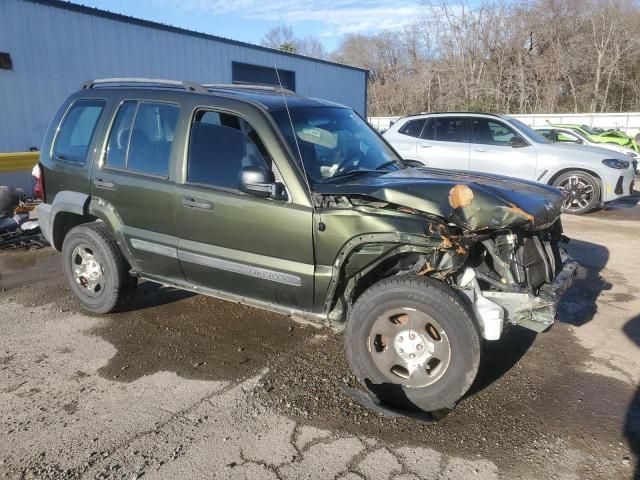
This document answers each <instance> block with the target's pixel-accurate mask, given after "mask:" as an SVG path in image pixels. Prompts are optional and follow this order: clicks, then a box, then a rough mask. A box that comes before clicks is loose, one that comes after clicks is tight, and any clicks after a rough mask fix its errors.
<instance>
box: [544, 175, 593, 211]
mask: <svg viewBox="0 0 640 480" xmlns="http://www.w3.org/2000/svg"><path fill="white" fill-rule="evenodd" d="M553 186H554V187H556V188H558V189H560V190H561V191H562V196H563V198H564V200H563V202H562V211H563V212H566V213H574V214H576V215H580V214H583V213H587V212H590V211H591V210H593V209H594V208H596V207H597V206H598V205H599V204H600V183H599V182H598V180H596V179H595V178H594V177H593V176H592V175H589V174H588V173H586V172H582V171H578V170H576V171H572V172H566V173H563V174H562V175H560V176H559V177H558V178H556V179H555V181H554V182H553Z"/></svg>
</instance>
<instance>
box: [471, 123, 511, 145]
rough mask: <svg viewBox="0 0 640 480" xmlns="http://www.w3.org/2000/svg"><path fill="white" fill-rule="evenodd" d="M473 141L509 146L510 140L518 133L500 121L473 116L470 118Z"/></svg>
mask: <svg viewBox="0 0 640 480" xmlns="http://www.w3.org/2000/svg"><path fill="white" fill-rule="evenodd" d="M471 130H472V132H473V141H474V142H475V143H482V144H484V145H499V146H500V145H501V146H509V145H510V144H511V140H512V139H513V138H515V137H518V136H519V135H518V134H517V133H516V132H515V131H513V130H512V129H511V128H510V127H508V126H507V125H505V124H504V123H502V122H496V121H493V120H489V119H488V118H474V119H472V120H471Z"/></svg>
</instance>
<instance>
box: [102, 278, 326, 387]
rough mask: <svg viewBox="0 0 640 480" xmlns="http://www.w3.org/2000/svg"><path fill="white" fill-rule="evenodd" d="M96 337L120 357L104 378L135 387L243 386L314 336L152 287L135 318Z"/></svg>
mask: <svg viewBox="0 0 640 480" xmlns="http://www.w3.org/2000/svg"><path fill="white" fill-rule="evenodd" d="M103 318H106V319H107V320H108V321H107V322H105V323H104V324H103V325H101V326H99V327H97V328H95V329H94V330H93V331H92V333H94V334H96V335H98V336H100V337H102V338H103V339H104V340H107V341H108V342H109V343H111V344H112V345H113V346H114V347H115V348H116V349H117V352H116V354H115V355H114V356H113V357H112V358H111V359H110V360H109V362H108V363H107V365H105V366H104V367H102V368H101V369H100V370H99V373H100V375H102V376H104V377H106V378H109V379H112V380H117V381H122V382H131V381H134V380H136V379H138V378H140V377H142V376H145V375H152V374H154V373H156V372H160V371H169V372H174V373H176V374H177V375H180V376H181V377H184V378H189V379H198V380H238V379H244V378H246V377H248V376H252V375H254V374H256V373H257V372H259V371H260V370H262V369H263V368H264V367H265V366H266V363H267V359H268V358H270V357H272V356H277V355H279V354H281V353H282V352H286V351H287V350H290V349H291V348H292V346H293V345H294V344H296V343H298V342H300V341H301V340H302V339H303V338H305V337H308V336H309V335H311V334H312V332H310V331H308V330H314V329H313V328H310V329H301V328H300V327H299V326H297V325H296V326H295V327H294V323H293V322H292V321H290V320H289V319H288V318H287V317H284V316H280V315H276V314H273V313H271V312H267V311H264V310H258V309H255V308H250V307H246V306H243V305H239V304H235V303H231V302H225V301H222V300H217V299H214V298H209V297H205V296H201V295H194V294H191V293H188V292H184V291H182V290H177V289H174V288H170V287H161V286H159V285H156V284H152V283H150V282H146V283H144V284H142V285H140V286H139V287H138V289H137V290H136V292H135V295H134V297H133V299H132V303H131V304H130V308H128V311H125V312H122V313H117V314H113V315H109V316H107V317H103Z"/></svg>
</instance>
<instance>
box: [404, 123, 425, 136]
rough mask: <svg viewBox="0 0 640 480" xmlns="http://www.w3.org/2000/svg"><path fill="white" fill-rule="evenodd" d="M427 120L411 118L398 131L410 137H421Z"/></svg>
mask: <svg viewBox="0 0 640 480" xmlns="http://www.w3.org/2000/svg"><path fill="white" fill-rule="evenodd" d="M425 122H426V120H425V119H422V120H410V121H408V122H407V123H405V124H404V126H403V127H402V128H401V129H400V130H398V133H402V134H403V135H409V136H410V137H419V136H420V132H422V127H424V124H425Z"/></svg>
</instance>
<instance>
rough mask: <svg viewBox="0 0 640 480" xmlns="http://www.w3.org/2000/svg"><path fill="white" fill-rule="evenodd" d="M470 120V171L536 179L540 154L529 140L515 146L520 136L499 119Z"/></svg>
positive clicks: (477, 118)
mask: <svg viewBox="0 0 640 480" xmlns="http://www.w3.org/2000/svg"><path fill="white" fill-rule="evenodd" d="M470 123H471V133H472V136H473V137H472V138H473V143H471V161H470V168H471V170H474V171H477V172H486V173H494V174H499V175H506V176H509V177H516V178H523V179H525V180H534V181H535V179H536V176H535V174H536V164H537V155H536V149H535V147H534V146H533V145H532V144H531V143H530V142H528V141H526V140H525V144H524V145H523V146H518V147H513V146H512V145H511V141H512V140H513V139H514V138H522V137H521V135H520V134H518V133H517V132H516V131H515V130H514V129H513V128H511V126H509V125H507V124H506V123H504V122H503V121H501V120H498V119H493V118H486V117H474V118H471V119H470ZM523 140H524V139H523Z"/></svg>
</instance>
